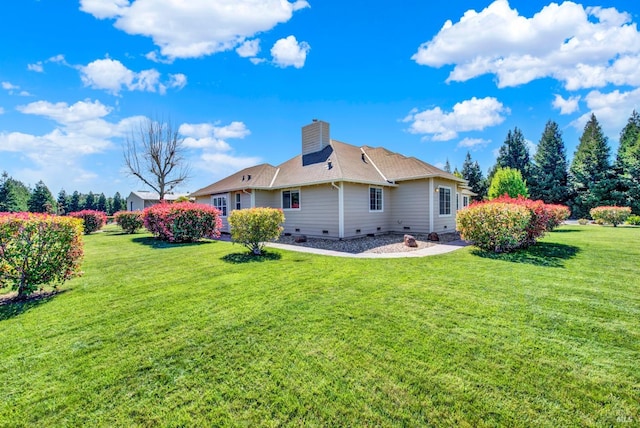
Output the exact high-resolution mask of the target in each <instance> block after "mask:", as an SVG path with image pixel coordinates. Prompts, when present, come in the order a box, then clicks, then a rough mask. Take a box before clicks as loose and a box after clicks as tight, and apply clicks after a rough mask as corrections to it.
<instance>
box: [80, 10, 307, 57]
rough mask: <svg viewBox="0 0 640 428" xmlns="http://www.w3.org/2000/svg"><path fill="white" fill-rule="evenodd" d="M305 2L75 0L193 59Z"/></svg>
mask: <svg viewBox="0 0 640 428" xmlns="http://www.w3.org/2000/svg"><path fill="white" fill-rule="evenodd" d="M306 7H309V4H308V3H307V2H306V1H304V0H298V1H295V2H293V3H291V2H289V1H286V0H262V1H255V0H224V1H211V0H189V1H174V0H135V1H129V0H81V1H80V9H81V10H82V11H84V12H87V13H90V14H92V15H93V16H95V17H96V18H98V19H115V24H114V25H115V27H116V28H118V29H120V30H122V31H124V32H126V33H128V34H132V35H143V36H147V37H151V38H152V39H153V42H154V43H155V44H156V45H157V46H158V47H159V48H160V53H161V54H162V55H164V56H166V57H169V58H197V57H201V56H204V55H210V54H214V53H217V52H223V51H227V50H231V49H233V48H235V47H237V46H239V45H241V44H242V43H244V41H245V40H246V39H248V38H251V37H253V36H255V35H256V34H258V33H261V32H266V31H269V30H271V29H272V28H273V27H275V26H276V25H277V24H280V23H285V22H287V21H289V20H290V19H291V17H292V15H293V12H295V11H297V10H300V9H303V8H306Z"/></svg>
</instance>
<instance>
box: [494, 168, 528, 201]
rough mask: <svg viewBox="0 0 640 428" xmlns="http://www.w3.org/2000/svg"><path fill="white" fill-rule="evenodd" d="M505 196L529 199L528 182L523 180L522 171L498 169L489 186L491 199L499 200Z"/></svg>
mask: <svg viewBox="0 0 640 428" xmlns="http://www.w3.org/2000/svg"><path fill="white" fill-rule="evenodd" d="M503 195H507V196H511V197H512V198H517V197H518V196H523V197H525V198H527V197H529V190H528V189H527V182H526V181H525V180H524V179H523V178H522V173H521V172H520V170H517V169H515V168H509V167H506V168H498V169H497V170H496V172H495V174H494V175H493V178H492V179H491V184H490V185H489V191H488V196H489V199H495V198H499V197H501V196H503Z"/></svg>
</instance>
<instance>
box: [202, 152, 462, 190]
mask: <svg viewBox="0 0 640 428" xmlns="http://www.w3.org/2000/svg"><path fill="white" fill-rule="evenodd" d="M248 176H251V179H250V180H249V179H247V177H248ZM428 177H442V178H446V179H449V180H454V181H458V182H464V181H465V180H463V179H461V178H458V177H456V176H455V175H453V174H449V173H447V172H445V171H443V170H441V169H439V168H436V167H435V166H433V165H430V164H428V163H426V162H423V161H421V160H419V159H416V158H414V157H407V156H403V155H401V154H399V153H394V152H392V151H389V150H387V149H385V148H382V147H375V148H374V147H369V146H363V147H356V146H352V145H351V144H346V143H341V142H339V141H336V140H331V143H330V145H329V146H327V147H325V148H324V149H323V150H321V151H320V152H316V153H311V154H308V155H304V156H302V155H298V156H296V157H294V158H292V159H289V160H288V161H286V162H284V163H282V164H280V165H278V167H274V166H272V165H269V164H261V165H257V166H254V167H250V168H245V169H243V170H242V171H238V172H236V173H235V174H232V175H230V176H228V177H226V178H223V179H222V180H220V181H218V182H216V183H213V184H212V185H210V186H207V187H204V188H202V189H200V190H198V191H196V192H194V193H192V195H191V196H203V195H212V194H216V193H226V192H230V191H234V190H241V189H279V188H280V189H281V188H286V187H297V186H305V185H311V184H318V183H330V182H333V181H349V182H356V183H366V184H376V185H382V186H385V185H386V186H389V185H395V181H402V180H413V179H418V178H428ZM243 178H244V180H243Z"/></svg>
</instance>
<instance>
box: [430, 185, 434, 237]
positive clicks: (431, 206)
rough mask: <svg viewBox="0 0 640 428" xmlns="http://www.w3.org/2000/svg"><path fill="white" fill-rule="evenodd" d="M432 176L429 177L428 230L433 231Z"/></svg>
mask: <svg viewBox="0 0 640 428" xmlns="http://www.w3.org/2000/svg"><path fill="white" fill-rule="evenodd" d="M433 192H434V189H433V177H431V178H430V179H429V232H433V215H434V212H435V211H434V207H433Z"/></svg>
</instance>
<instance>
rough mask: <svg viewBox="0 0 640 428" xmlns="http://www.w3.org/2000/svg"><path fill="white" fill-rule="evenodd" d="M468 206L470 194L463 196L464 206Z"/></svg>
mask: <svg viewBox="0 0 640 428" xmlns="http://www.w3.org/2000/svg"><path fill="white" fill-rule="evenodd" d="M468 206H469V197H468V196H463V197H462V208H464V207H468Z"/></svg>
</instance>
